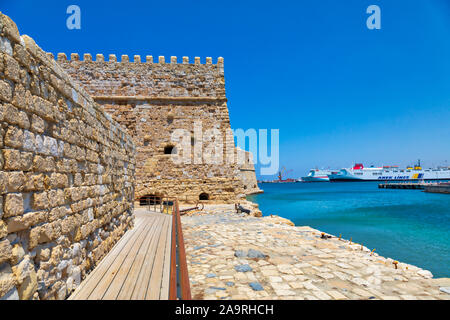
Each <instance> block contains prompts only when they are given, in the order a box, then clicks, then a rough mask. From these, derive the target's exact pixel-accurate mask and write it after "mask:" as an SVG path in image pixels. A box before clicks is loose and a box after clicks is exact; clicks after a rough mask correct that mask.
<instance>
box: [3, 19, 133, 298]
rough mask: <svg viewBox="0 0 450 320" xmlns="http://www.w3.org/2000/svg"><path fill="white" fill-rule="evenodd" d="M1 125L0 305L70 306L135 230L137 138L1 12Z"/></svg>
mask: <svg viewBox="0 0 450 320" xmlns="http://www.w3.org/2000/svg"><path fill="white" fill-rule="evenodd" d="M0 123H1V126H0V148H1V152H0V299H18V298H20V299H64V298H65V297H67V296H68V295H69V294H70V292H71V291H72V290H73V289H74V288H75V287H76V286H78V285H79V284H80V281H81V279H82V278H83V277H84V276H85V274H86V273H87V272H89V271H90V270H91V269H92V268H93V267H94V266H95V264H96V263H97V262H98V261H99V260H100V259H102V257H103V256H104V255H105V254H106V253H107V252H108V251H109V250H110V249H111V247H112V246H113V245H114V244H115V242H116V241H117V240H118V239H119V238H120V237H121V235H122V234H123V233H124V232H125V231H126V230H127V229H129V228H131V227H132V226H133V216H132V212H133V200H134V179H135V178H134V174H135V159H134V154H135V146H134V143H133V140H132V138H131V137H130V136H129V135H128V134H127V132H126V131H125V130H124V129H122V128H121V127H120V126H119V124H118V123H117V122H115V121H114V120H112V117H111V116H110V115H109V114H108V113H106V112H104V111H103V109H102V108H101V107H100V106H99V105H98V104H97V103H95V102H94V100H93V99H92V98H91V97H90V95H89V93H88V92H86V91H84V90H83V89H81V88H80V86H79V85H78V84H77V83H76V82H74V81H73V80H72V79H71V77H70V76H69V75H68V74H67V73H66V72H65V71H64V70H63V69H62V68H61V67H60V65H59V64H58V63H57V62H56V61H54V60H53V59H51V58H50V57H49V56H48V55H47V54H46V53H45V52H44V51H42V50H41V49H40V48H39V47H38V46H37V45H36V44H35V42H34V41H33V39H31V38H30V37H28V36H25V35H24V36H20V34H19V32H18V29H17V27H16V25H15V24H14V22H13V21H11V20H10V18H9V17H7V16H5V15H3V14H1V13H0Z"/></svg>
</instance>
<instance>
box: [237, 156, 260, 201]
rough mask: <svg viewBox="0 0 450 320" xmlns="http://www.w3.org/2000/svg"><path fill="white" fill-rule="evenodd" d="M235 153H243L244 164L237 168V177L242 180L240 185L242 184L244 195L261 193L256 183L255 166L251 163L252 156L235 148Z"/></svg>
mask: <svg viewBox="0 0 450 320" xmlns="http://www.w3.org/2000/svg"><path fill="white" fill-rule="evenodd" d="M236 149H237V152H238V153H239V152H243V155H242V156H243V158H244V161H245V162H244V163H243V164H241V165H240V166H239V176H240V179H241V180H242V183H243V184H244V192H245V194H246V195H250V194H256V193H263V190H261V189H260V188H259V187H258V181H257V180H256V173H255V165H254V163H253V154H252V153H251V152H249V151H245V150H242V149H240V148H239V147H238V148H236Z"/></svg>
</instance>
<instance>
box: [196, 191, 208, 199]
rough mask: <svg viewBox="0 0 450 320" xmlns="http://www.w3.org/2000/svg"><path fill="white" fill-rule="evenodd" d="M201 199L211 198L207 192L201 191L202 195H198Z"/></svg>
mask: <svg viewBox="0 0 450 320" xmlns="http://www.w3.org/2000/svg"><path fill="white" fill-rule="evenodd" d="M198 199H199V200H209V194H207V193H204V192H203V193H200V195H199V196H198Z"/></svg>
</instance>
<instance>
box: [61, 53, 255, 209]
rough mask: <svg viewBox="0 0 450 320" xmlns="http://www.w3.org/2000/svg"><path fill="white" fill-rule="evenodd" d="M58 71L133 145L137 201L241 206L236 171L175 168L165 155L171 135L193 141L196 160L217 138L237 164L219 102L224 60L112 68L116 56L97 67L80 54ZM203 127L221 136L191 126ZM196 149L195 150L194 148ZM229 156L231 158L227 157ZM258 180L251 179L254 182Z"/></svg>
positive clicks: (230, 166)
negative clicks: (179, 132)
mask: <svg viewBox="0 0 450 320" xmlns="http://www.w3.org/2000/svg"><path fill="white" fill-rule="evenodd" d="M57 60H58V62H59V64H60V65H61V66H62V67H63V68H64V69H65V70H66V71H67V72H68V73H69V74H70V75H71V77H73V78H74V79H76V80H77V81H78V83H79V84H80V86H82V87H84V88H85V89H86V91H88V92H89V93H90V94H91V95H92V97H93V98H94V100H95V101H97V102H98V103H100V104H102V105H103V107H104V108H105V110H106V111H108V112H110V113H111V114H112V116H113V118H114V119H115V120H116V121H117V122H119V123H120V124H122V125H123V126H124V127H125V128H127V130H128V132H129V134H130V135H132V136H133V139H134V142H135V144H136V146H137V155H136V180H137V181H136V194H135V196H136V200H138V199H139V198H140V197H142V196H145V195H165V196H176V197H178V198H179V199H180V200H181V201H186V202H196V201H198V200H199V199H203V200H205V199H208V200H209V201H210V202H233V201H236V200H237V199H242V198H243V197H244V196H245V194H246V193H247V190H245V189H244V183H243V181H242V179H241V171H240V168H239V166H238V165H237V164H236V163H235V162H234V163H229V162H228V161H226V160H224V163H220V164H204V163H201V164H199V163H195V161H192V162H191V163H190V164H185V163H183V164H175V163H174V162H173V161H172V159H171V157H170V155H168V154H165V148H166V147H170V146H171V145H172V143H173V142H172V141H171V133H172V132H174V130H176V129H185V130H186V131H187V132H188V134H189V135H190V136H191V137H188V142H187V144H191V147H192V150H191V151H193V152H192V153H191V155H190V156H191V159H194V155H195V154H197V155H198V154H201V149H198V146H199V145H202V142H203V145H207V143H209V142H211V141H212V140H214V139H223V140H222V141H223V154H224V155H230V154H231V157H236V149H235V146H234V139H233V135H232V132H231V127H230V118H229V114H228V108H227V98H226V95H225V78H224V68H223V58H218V60H217V63H216V64H213V63H212V59H211V58H206V61H205V63H204V64H202V63H200V58H198V57H196V58H195V59H194V61H193V62H194V63H190V61H189V58H188V57H183V59H182V63H178V61H177V58H176V57H171V58H170V63H166V61H165V58H164V57H159V58H158V62H157V63H156V62H154V61H153V57H152V56H147V57H146V61H145V62H144V61H141V57H140V56H134V61H133V62H130V59H129V57H128V56H126V55H124V56H122V57H121V61H120V62H118V61H117V58H116V56H115V55H110V56H109V59H108V61H105V58H104V56H103V55H101V54H98V55H96V59H95V61H93V58H92V56H91V55H90V54H85V55H84V56H83V60H82V61H81V59H80V56H79V55H78V54H71V56H70V59H69V58H68V57H67V56H66V54H63V53H60V54H58V56H57ZM196 122H197V123H198V122H200V123H201V127H202V128H201V129H202V130H201V131H202V132H203V133H204V132H205V131H206V130H212V129H216V130H218V131H219V132H220V136H219V137H217V136H216V137H212V138H211V137H210V138H206V137H205V136H203V137H199V136H198V135H196V133H195V129H194V124H195V123H196ZM200 148H201V147H200ZM230 152H231V153H230ZM255 180H256V178H255Z"/></svg>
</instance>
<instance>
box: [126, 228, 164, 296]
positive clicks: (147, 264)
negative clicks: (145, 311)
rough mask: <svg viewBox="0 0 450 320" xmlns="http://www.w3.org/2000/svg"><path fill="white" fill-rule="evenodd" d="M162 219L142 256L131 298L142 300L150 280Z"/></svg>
mask: <svg viewBox="0 0 450 320" xmlns="http://www.w3.org/2000/svg"><path fill="white" fill-rule="evenodd" d="M163 222H164V220H163V219H161V220H160V223H159V224H158V228H157V230H156V233H155V235H154V237H153V239H152V242H151V245H150V247H149V248H148V250H147V253H146V255H145V258H144V264H143V265H142V268H141V271H140V273H139V275H138V280H137V283H136V287H135V288H134V291H133V294H132V296H131V299H132V300H144V299H145V295H146V293H147V287H148V284H149V281H150V277H151V274H152V270H153V264H154V262H155V254H156V249H157V246H158V243H159V239H160V237H161V233H162V226H163Z"/></svg>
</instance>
